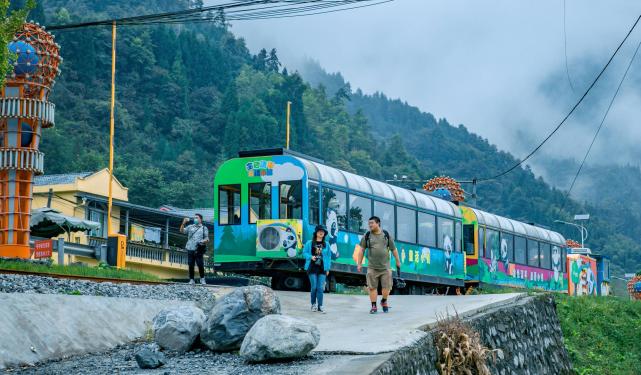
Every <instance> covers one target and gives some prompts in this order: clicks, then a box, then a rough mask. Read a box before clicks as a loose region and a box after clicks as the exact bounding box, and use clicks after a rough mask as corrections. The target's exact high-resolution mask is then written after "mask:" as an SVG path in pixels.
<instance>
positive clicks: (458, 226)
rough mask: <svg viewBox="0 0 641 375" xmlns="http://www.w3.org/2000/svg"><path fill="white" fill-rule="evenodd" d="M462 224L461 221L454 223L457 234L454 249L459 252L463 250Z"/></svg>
mask: <svg viewBox="0 0 641 375" xmlns="http://www.w3.org/2000/svg"><path fill="white" fill-rule="evenodd" d="M461 225H462V224H461V222H460V221H457V222H456V224H455V225H454V230H455V233H454V234H455V235H456V236H455V237H456V241H455V242H454V244H455V246H454V250H456V251H457V252H459V253H460V252H461Z"/></svg>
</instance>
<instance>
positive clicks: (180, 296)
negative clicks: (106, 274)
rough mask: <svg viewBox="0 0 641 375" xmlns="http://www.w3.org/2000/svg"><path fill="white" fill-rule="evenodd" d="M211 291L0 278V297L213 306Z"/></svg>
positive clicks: (43, 278) (176, 286)
mask: <svg viewBox="0 0 641 375" xmlns="http://www.w3.org/2000/svg"><path fill="white" fill-rule="evenodd" d="M212 289H214V288H212V287H202V286H194V285H187V284H169V285H142V284H136V285H134V284H129V283H122V284H121V283H111V282H102V283H99V282H94V281H85V280H72V279H58V278H53V277H46V276H31V275H29V276H25V275H12V274H0V293H27V294H28V293H39V294H76V295H87V296H103V297H124V298H143V299H160V300H182V301H198V302H200V303H201V304H203V305H205V306H208V305H212V304H213V302H214V298H215V297H214V293H213V291H212Z"/></svg>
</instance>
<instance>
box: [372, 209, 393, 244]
mask: <svg viewBox="0 0 641 375" xmlns="http://www.w3.org/2000/svg"><path fill="white" fill-rule="evenodd" d="M374 215H376V216H378V217H379V218H380V219H381V227H382V228H383V229H385V230H386V231H388V232H389V233H391V234H392V236H396V231H395V230H394V221H395V220H394V217H395V215H394V206H392V205H391V204H387V203H383V202H379V201H374Z"/></svg>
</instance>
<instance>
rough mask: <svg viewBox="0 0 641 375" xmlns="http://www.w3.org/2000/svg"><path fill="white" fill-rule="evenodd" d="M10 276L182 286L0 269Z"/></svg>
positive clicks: (0, 271)
mask: <svg viewBox="0 0 641 375" xmlns="http://www.w3.org/2000/svg"><path fill="white" fill-rule="evenodd" d="M3 273H4V274H12V275H31V276H44V277H53V278H56V279H71V280H85V281H93V282H96V283H107V282H109V283H114V284H136V285H171V284H182V283H176V282H171V281H151V280H135V279H119V278H109V277H96V276H83V275H66V274H60V273H48V272H32V271H23V270H8V269H0V274H3Z"/></svg>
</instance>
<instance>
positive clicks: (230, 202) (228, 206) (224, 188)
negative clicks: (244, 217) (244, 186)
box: [218, 185, 240, 225]
mask: <svg viewBox="0 0 641 375" xmlns="http://www.w3.org/2000/svg"><path fill="white" fill-rule="evenodd" d="M218 224H220V225H237V224H240V185H220V186H219V187H218Z"/></svg>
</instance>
